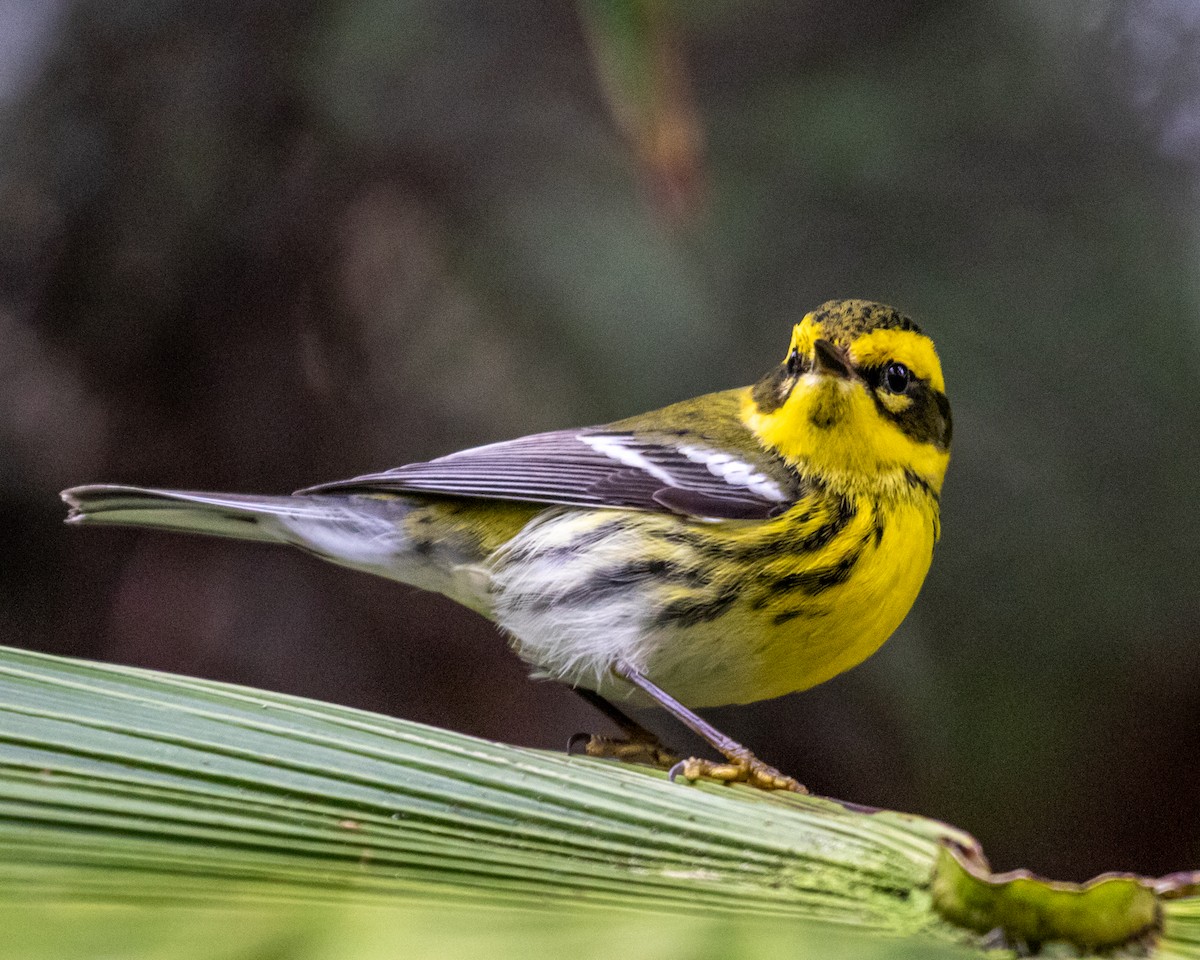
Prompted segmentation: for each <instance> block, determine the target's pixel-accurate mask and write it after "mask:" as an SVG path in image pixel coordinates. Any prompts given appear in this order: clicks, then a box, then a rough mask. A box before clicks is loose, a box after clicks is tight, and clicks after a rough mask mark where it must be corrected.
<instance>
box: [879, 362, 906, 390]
mask: <svg viewBox="0 0 1200 960" xmlns="http://www.w3.org/2000/svg"><path fill="white" fill-rule="evenodd" d="M883 382H884V384H885V385H886V386H887V388H888V389H889V390H890V391H891V392H892V393H903V392H904V391H905V390H907V389H908V385H909V384H910V383H912V371H910V370H909V369H908V367H906V366H905V365H904V364H902V363H889V364H888V366H887V369H886V370H884V371H883Z"/></svg>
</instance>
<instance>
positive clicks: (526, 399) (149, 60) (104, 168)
mask: <svg viewBox="0 0 1200 960" xmlns="http://www.w3.org/2000/svg"><path fill="white" fill-rule="evenodd" d="M1198 65H1200V4H1196V3H1195V2H1183V0H1144V2H1132V0H1123V2H1113V3H1105V4H1061V5H1060V4H1040V5H1039V4H1031V3H1020V2H1016V0H1012V2H1001V0H995V2H988V3H975V4H969V5H967V4H958V3H950V2H941V3H938V2H918V0H871V2H864V3H856V4H846V3H841V2H832V0H811V2H801V3H797V2H754V3H733V2H728V0H725V2H710V3H700V4H684V3H682V2H680V3H667V2H665V0H663V2H653V0H622V2H616V0H612V2H602V0H591V2H581V3H580V4H578V5H572V4H571V3H569V2H567V0H557V2H552V0H502V2H487V0H388V2H383V0H354V2H346V0H290V2H269V0H260V2H254V0H241V2H235V0H215V2H210V3H204V4H196V3H183V2H179V0H136V2H132V0H74V2H71V0H0V538H2V542H3V562H2V563H0V590H2V594H0V641H2V642H4V643H9V644H15V645H17V646H22V647H31V648H36V649H41V650H49V651H53V652H56V653H64V654H71V655H75V656H82V657H90V658H99V659H104V660H111V661H116V662H120V663H129V664H138V665H143V666H150V667H156V668H162V669H168V670H174V671H181V672H184V673H188V674H195V675H199V676H205V677H213V678H219V679H222V680H232V681H237V682H241V683H248V684H254V685H258V686H263V687H269V688H272V689H276V690H285V691H290V692H294V693H299V694H305V695H308V696H313V697H320V698H324V699H329V700H334V701H338V702H341V703H348V704H354V705H357V706H362V707H366V708H370V709H373V710H380V711H385V712H388V713H391V714H395V715H397V716H401V717H407V718H412V719H416V720H421V721H426V722H429V723H435V724H439V725H442V726H446V727H450V728H453V729H456V730H462V731H467V732H470V733H473V734H479V735H482V736H486V737H492V738H496V739H500V740H505V741H510V742H513V743H519V744H530V745H537V746H543V747H551V748H560V747H561V746H562V745H563V744H564V743H565V741H566V739H567V736H568V735H569V734H571V733H573V732H575V731H577V730H587V729H604V723H603V722H602V721H601V719H600V718H599V717H598V716H597V715H596V714H594V713H593V712H592V711H591V710H590V709H589V708H588V707H586V706H585V705H584V704H583V703H582V702H581V701H577V698H575V697H574V696H573V695H572V694H571V693H570V692H569V691H567V690H565V689H563V688H560V687H557V686H554V685H550V684H545V683H532V682H530V681H528V680H527V679H525V670H524V669H523V667H522V666H521V664H520V663H519V662H517V660H516V659H515V658H514V656H513V655H512V654H511V653H509V652H508V650H507V648H506V646H505V644H504V643H503V641H502V640H501V639H499V637H498V636H496V635H495V633H494V631H493V629H492V628H491V626H490V625H489V624H487V623H485V622H483V621H481V620H479V619H477V618H475V617H474V616H473V615H471V614H469V613H467V612H466V611H464V610H461V609H459V608H458V607H456V606H454V605H453V604H451V603H450V602H449V601H446V600H443V599H441V598H439V597H436V596H429V595H425V594H422V593H419V592H416V591H414V590H411V589H408V588H405V587H401V586H398V585H396V584H393V583H389V582H386V581H383V580H374V579H371V578H369V577H366V576H363V575H361V574H355V573H351V572H348V571H344V570H340V569H337V568H334V567H332V566H328V565H325V564H322V563H320V562H319V561H317V560H314V559H311V558H309V557H307V556H304V555H302V554H300V553H296V552H288V551H286V550H278V549H271V548H267V547H260V546H255V545H246V544H239V543H232V542H228V541H205V540H202V539H189V538H186V537H178V536H169V535H162V534H150V533H140V532H137V531H118V530H78V529H67V528H64V527H63V526H62V524H61V520H62V517H63V508H62V506H61V505H60V503H59V501H58V497H57V492H58V490H59V489H60V488H62V487H65V486H68V485H72V484H77V483H82V482H87V481H102V480H103V481H124V482H131V483H139V484H156V485H167V486H181V487H188V488H213V489H228V490H244V491H272V492H284V491H288V490H291V489H294V488H296V487H299V486H302V485H306V484H310V483H313V482H316V481H321V480H329V479H335V478H340V477H343V476H349V475H353V474H356V473H360V472H364V471H367V470H370V469H378V468H384V467H388V466H393V465H396V464H399V463H403V462H407V461H410V460H414V459H421V458H426V457H430V456H435V455H438V454H441V453H446V452H449V451H451V450H454V449H456V448H459V447H462V446H465V445H468V444H475V443H482V442H487V441H491V440H497V439H503V438H507V437H510V436H515V435H518V434H521V433H526V432H532V431H535V430H542V429H549V428H554V427H561V426H570V425H577V424H583V423H588V422H602V421H606V420H610V419H614V418H616V417H620V416H624V415H627V414H631V413H634V412H637V411H640V410H643V409H646V408H648V407H650V406H653V405H657V404H661V403H665V402H668V401H671V400H674V399H680V398H683V397H687V396H691V395H694V394H698V393H703V392H707V391H709V390H715V389H721V388H725V387H729V386H735V385H739V384H743V383H747V382H750V381H751V380H753V379H755V378H756V377H757V376H758V375H759V374H760V373H761V372H762V371H763V370H765V369H766V368H767V367H768V366H769V365H770V364H772V363H775V362H777V360H778V359H779V357H780V356H781V355H782V352H783V350H784V348H785V347H786V342H787V337H788V335H789V330H790V325H791V324H792V323H794V322H795V321H797V320H798V319H799V317H800V316H801V315H802V314H803V313H804V312H805V311H806V310H807V309H810V308H812V307H814V306H816V305H817V304H819V303H821V302H822V301H824V300H826V299H828V298H831V297H851V296H856V297H869V298H872V299H879V300H883V301H886V302H890V303H893V304H895V305H897V306H899V307H901V308H902V309H904V310H905V311H907V312H909V313H911V314H912V315H913V316H915V317H916V318H917V319H918V320H919V321H920V322H921V323H922V324H923V325H924V326H925V328H926V329H927V330H928V331H930V332H931V333H932V334H933V335H934V336H935V338H936V339H937V342H938V344H939V347H940V350H941V353H942V357H943V361H944V364H945V367H946V370H947V380H948V382H949V387H950V394H951V398H952V401H953V403H954V409H955V417H956V430H955V450H954V462H953V464H952V467H951V473H950V477H949V481H948V484H947V487H946V493H945V499H944V514H943V520H944V536H943V539H942V543H941V545H940V547H939V550H938V553H937V556H936V557H935V561H934V567H933V570H932V573H931V574H930V577H929V580H928V582H927V584H926V587H925V590H924V592H923V594H922V596H921V599H920V600H919V601H918V603H917V606H916V608H915V609H914V610H913V612H912V614H911V615H910V616H909V618H908V620H907V622H906V623H905V625H904V626H903V627H902V628H901V630H900V631H899V632H898V634H897V635H896V637H895V638H894V639H893V640H892V641H891V643H890V644H889V645H888V646H886V647H885V648H884V650H883V651H882V652H881V653H880V654H879V655H878V656H876V657H875V658H873V659H872V660H870V661H869V662H868V663H867V664H865V665H864V666H862V667H860V668H859V669H857V670H854V671H853V672H851V673H850V674H848V675H845V676H843V677H840V678H838V679H837V680H835V681H833V682H831V683H829V684H827V685H825V686H823V687H821V688H819V689H817V690H814V691H811V692H809V693H807V694H802V695H798V696H793V697H788V698H784V699H782V700H779V701H775V702H770V703H764V704H758V705H755V706H752V707H746V708H738V709H727V710H720V711H712V712H711V713H710V716H711V717H712V718H713V719H714V720H715V721H716V722H717V723H718V724H719V725H720V726H721V727H723V728H724V729H726V730H727V731H728V732H729V733H730V734H731V735H733V736H735V737H737V738H739V739H741V740H744V741H745V742H747V743H749V744H750V745H752V746H753V747H754V748H755V749H756V751H757V752H758V753H759V754H760V755H761V756H762V757H764V758H765V759H767V760H768V761H770V762H773V763H776V764H778V765H779V766H781V767H783V768H784V769H786V770H789V771H791V772H794V773H796V774H797V775H798V776H800V777H801V778H802V779H803V780H805V782H807V783H808V784H809V785H810V786H811V787H813V788H814V789H815V790H817V791H819V792H821V793H826V794H830V795H833V796H839V797H843V798H847V799H853V800H857V801H860V802H864V803H870V804H876V805H883V806H891V807H898V808H900V809H906V810H913V811H917V812H921V813H924V814H929V815H932V816H937V817H941V818H944V819H946V820H949V821H952V822H954V823H956V824H958V825H960V826H962V827H964V828H967V829H969V830H971V831H973V832H974V833H976V834H977V835H978V836H979V838H980V839H981V840H982V841H983V843H984V845H985V848H986V849H987V851H988V853H989V854H990V855H991V857H992V860H993V863H994V864H995V865H996V866H997V867H999V868H1011V867H1016V866H1027V867H1030V868H1033V869H1036V870H1039V871H1044V872H1048V873H1051V874H1054V875H1057V876H1060V877H1063V878H1070V879H1082V878H1085V877H1087V876H1089V875H1090V874H1092V873H1095V872H1097V871H1099V870H1103V869H1132V870H1138V871H1143V872H1150V873H1160V872H1165V871H1168V870H1173V869H1179V868H1183V867H1196V866H1200V834H1198V831H1197V826H1196V825H1197V822H1200V763H1198V762H1197V754H1198V751H1200V636H1198V630H1197V626H1196V624H1197V619H1198V616H1200V593H1198V589H1197V588H1198V581H1200V495H1198V493H1200V484H1198V481H1197V465H1198V463H1200V406H1198V404H1197V400H1196V397H1197V384H1198V382H1200V268H1198V264H1197V215H1196V212H1197V207H1196V193H1197V190H1196V188H1197V177H1198V174H1200V66H1198ZM651 722H652V723H654V724H656V725H657V726H659V728H660V729H661V730H662V731H663V732H664V734H666V736H667V739H668V740H670V741H673V742H676V743H682V744H684V745H685V746H690V744H688V743H687V742H686V741H685V740H684V738H682V737H680V736H679V735H678V734H677V731H676V730H675V729H673V728H671V727H669V726H667V725H666V724H664V723H661V722H659V721H656V720H652V721H651Z"/></svg>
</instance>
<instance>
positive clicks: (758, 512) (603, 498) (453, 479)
mask: <svg viewBox="0 0 1200 960" xmlns="http://www.w3.org/2000/svg"><path fill="white" fill-rule="evenodd" d="M764 456H765V455H764ZM752 459H758V458H749V457H745V456H740V455H736V454H734V453H731V452H729V451H725V450H720V449H716V448H714V447H713V446H712V445H706V444H704V443H702V442H694V443H693V442H682V441H681V442H679V443H675V442H671V441H667V440H661V439H654V438H647V437H643V436H639V435H637V434H634V433H633V432H630V431H619V430H617V431H614V430H605V429H603V428H600V429H588V430H556V431H553V432H550V433H540V434H534V435H533V436H529V437H521V438H519V439H517V440H508V441H505V442H503V443H493V444H489V445H488V446H484V447H474V448H472V449H470V450H462V451H460V452H458V453H452V454H450V455H449V456H445V457H439V458H438V459H436V460H430V461H427V462H424V463H411V464H408V465H406V466H403V467H397V468H395V469H394V470H387V471H384V472H382V473H371V474H366V475H364V476H361V477H354V478H353V479H350V480H340V481H337V482H334V483H326V484H321V485H320V486H316V487H309V488H307V489H305V490H301V491H299V492H300V493H305V494H311V493H333V492H339V493H349V492H359V493H368V492H379V493H432V494H445V495H448V496H457V497H484V498H495V499H499V500H519V501H526V502H532V503H547V504H562V505H565V506H578V507H598V508H605V507H608V508H617V509H626V510H646V511H653V512H659V513H675V514H681V515H684V516H691V517H695V518H699V519H710V520H753V519H766V518H769V517H772V516H776V515H778V514H780V513H782V512H783V511H784V510H786V509H787V508H788V507H789V506H790V505H791V504H792V503H793V502H794V501H795V499H796V497H797V496H798V493H799V491H798V489H797V487H796V485H795V484H794V483H793V482H789V480H788V479H787V478H785V477H782V476H780V474H779V471H778V470H770V469H769V468H768V467H767V465H766V464H764V463H763V462H761V460H760V462H757V463H755V462H751V460H752Z"/></svg>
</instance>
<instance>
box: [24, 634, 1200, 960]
mask: <svg viewBox="0 0 1200 960" xmlns="http://www.w3.org/2000/svg"><path fill="white" fill-rule="evenodd" d="M943 839H950V840H954V841H956V842H958V843H962V844H969V843H970V842H971V841H970V838H969V837H967V836H966V835H965V834H963V833H961V832H960V831H957V830H955V829H954V828H951V827H948V826H946V825H945V824H941V823H938V822H936V821H931V820H927V819H923V818H920V817H913V816H907V815H903V814H897V813H890V812H863V811H861V810H859V809H857V808H853V807H850V806H847V805H843V804H840V803H838V802H836V801H831V800H826V799H821V798H815V797H799V796H795V795H782V794H767V793H763V792H761V791H755V790H751V789H749V788H743V787H734V788H730V787H721V786H716V785H705V784H700V785H692V786H688V785H684V784H682V783H676V784H672V783H670V782H669V781H667V779H666V778H665V776H664V775H662V774H660V773H658V772H656V771H649V770H644V769H641V768H635V767H630V766H625V765H619V764H616V763H612V762H605V761H596V760H590V759H587V758H581V757H567V756H564V755H560V754H555V753H548V752H545V751H537V750H528V749H522V748H517V747H511V746H505V745H500V744H494V743H488V742H485V741H481V740H477V739H474V738H471V737H466V736H461V735H458V734H454V733H449V732H446V731H443V730H437V729H434V728H430V727H425V726H422V725H419V724H414V723H408V722H404V721H399V720H392V719H388V718H385V717H381V716H377V715H374V714H369V713H365V712H362V711H357V710H351V709H346V708H341V707H336V706H331V705H328V704H321V703H315V702H312V701H306V700H302V699H298V698H294V697H287V696H282V695H278V694H271V693H266V692H262V691H256V690H248V689H244V688H239V687H233V686H228V685H222V684H216V683H211V682H207V681H200V680H191V679H186V678H181V677H176V676H170V675H164V674H156V673H151V672H147V671H140V670H133V669H129V668H123V667H114V666H107V665H101V664H91V663H83V662H78V661H71V660H65V659H62V658H56V657H50V656H46V655H40V654H34V653H28V652H23V651H18V650H13V649H8V648H0V927H2V928H4V929H6V930H7V931H9V932H10V935H9V936H8V937H7V938H6V940H5V941H4V942H3V945H0V954H3V955H6V956H14V957H15V956H22V957H24V956H30V957H36V956H42V955H45V956H51V955H58V956H66V955H71V954H72V953H73V954H74V955H82V954H83V953H94V952H93V951H82V953H81V952H80V950H81V948H80V949H74V950H73V949H72V948H71V945H70V944H67V945H64V944H62V943H59V942H58V941H60V940H61V939H62V938H64V937H66V938H68V939H69V938H70V937H72V936H74V937H76V938H77V943H76V944H75V946H76V947H77V948H79V947H80V944H82V943H83V941H84V940H86V939H87V938H88V937H91V936H97V937H98V936H100V935H101V933H103V935H104V937H106V938H108V939H107V940H106V942H112V943H118V944H120V945H121V946H122V949H121V952H119V953H117V954H114V955H120V956H163V955H170V956H191V955H193V953H189V952H188V951H189V950H193V952H195V950H200V949H203V950H204V951H206V952H203V953H195V955H197V956H199V955H204V956H230V957H234V956H298V957H308V956H312V957H325V956H348V957H350V956H352V957H360V956H361V957H372V956H375V955H377V954H378V955H383V954H382V953H380V952H379V951H381V950H386V949H387V947H388V944H392V943H393V942H394V938H395V937H406V938H416V940H419V941H420V944H421V946H420V949H419V950H418V951H417V953H418V954H419V955H422V956H425V955H428V956H440V955H441V952H445V953H446V954H447V955H451V954H453V955H458V956H461V955H463V954H464V952H465V951H466V950H467V949H473V948H472V946H471V945H472V944H476V945H477V944H479V943H482V942H484V941H487V942H488V943H489V944H493V946H494V950H493V953H494V954H495V955H499V956H502V955H504V952H505V951H506V950H510V951H515V950H517V949H518V947H519V945H521V944H526V945H529V944H540V945H542V946H544V947H545V949H546V951H547V952H561V951H562V950H563V949H564V948H565V945H568V944H570V945H572V946H571V947H570V949H571V950H573V951H574V952H575V953H576V954H578V955H581V956H590V955H600V950H599V948H597V949H596V950H593V951H592V952H590V953H589V952H588V949H586V948H584V947H578V948H577V946H576V945H578V944H587V943H591V942H592V941H593V940H594V939H595V938H596V937H597V936H599V938H600V943H601V944H602V945H603V944H605V943H607V944H608V945H609V947H608V949H605V950H604V951H603V953H604V954H605V955H608V954H610V953H611V943H612V938H613V937H615V936H617V934H618V933H620V935H622V936H628V935H631V931H632V932H633V933H636V936H635V937H634V940H633V942H634V943H635V945H636V946H637V948H638V949H641V948H642V947H645V948H646V949H647V950H648V949H649V946H650V945H651V944H652V943H658V944H659V947H658V948H656V949H655V950H654V951H652V952H646V953H644V954H639V953H638V952H637V950H626V951H624V952H626V953H629V955H630V956H640V955H645V956H673V955H675V954H673V953H672V952H671V951H672V950H673V949H678V952H679V955H681V956H683V955H687V956H698V955H710V954H711V955H712V956H747V957H753V956H760V955H763V952H762V951H763V950H764V949H765V948H764V947H763V944H764V943H769V942H774V943H777V942H778V938H782V939H784V940H786V941H787V942H789V943H791V942H794V943H797V944H800V943H820V944H823V945H825V947H824V948H823V949H826V954H825V955H828V956H839V955H841V954H840V953H838V952H837V951H839V950H843V949H845V950H846V951H848V952H846V954H845V955H847V956H876V955H878V956H884V955H886V956H901V955H910V954H911V952H912V950H915V949H917V948H918V947H919V948H920V951H924V952H920V951H919V952H918V953H917V954H913V955H920V956H941V955H945V956H955V955H976V954H977V950H976V949H975V948H973V947H971V945H973V944H978V943H979V938H978V937H976V936H974V935H973V934H969V933H967V932H965V931H963V930H961V929H959V928H957V927H955V926H953V925H951V924H949V923H947V922H945V921H944V920H942V919H941V918H939V917H938V916H937V914H936V913H935V912H934V911H933V910H932V909H931V902H930V894H929V880H930V877H931V872H932V869H933V864H934V861H935V858H936V855H937V852H938V850H939V847H940V844H941V842H942V840H943ZM1170 906H1171V910H1172V911H1173V913H1172V914H1171V915H1170V916H1169V918H1168V920H1169V922H1168V930H1169V931H1170V929H1171V926H1170V925H1171V924H1174V934H1173V939H1171V940H1170V946H1171V948H1172V949H1176V950H1177V951H1179V952H1176V953H1167V952H1162V953H1161V954H1160V955H1162V956H1181V957H1182V956H1200V952H1197V947H1198V944H1197V939H1198V938H1197V936H1196V933H1195V931H1196V930H1197V928H1198V927H1200V923H1198V918H1197V916H1196V910H1195V903H1194V900H1192V899H1188V898H1185V899H1182V900H1179V901H1175V902H1174V903H1173V904H1171V905H1170ZM131 918H132V919H131ZM839 928H840V932H838V929H839ZM183 930H200V931H206V932H205V933H204V934H203V936H202V937H201V939H200V940H199V941H196V940H195V939H194V938H193V937H191V936H188V937H183V941H184V942H183V943H182V945H179V946H178V948H177V947H176V946H175V945H173V944H174V941H175V940H176V939H179V938H180V932H181V931H183ZM233 930H237V931H239V932H238V933H237V935H234V934H233V933H232V932H231V931H233ZM347 931H353V935H351V934H349V933H348V932H347ZM597 931H599V933H598V932H597ZM605 931H607V933H605ZM1189 937H1191V939H1190V940H1189V939H1188V938H1189ZM372 938H374V939H372ZM864 938H869V940H868V939H864ZM416 940H414V941H413V942H416ZM406 942H407V941H406ZM39 944H42V946H44V947H45V949H46V950H49V949H50V946H51V944H55V949H57V950H60V951H61V952H59V953H57V954H53V953H46V952H42V953H39V952H38V950H39ZM288 944H292V946H288ZM672 944H675V946H671V945H672ZM689 944H690V945H691V947H693V948H696V947H697V945H704V944H707V946H706V947H705V950H709V953H705V952H704V951H700V952H696V950H689V949H685V947H687V946H688V945H689ZM906 944H907V946H906ZM252 945H256V946H253V949H251V946H252ZM1167 946H1168V942H1167V940H1164V941H1163V942H1162V944H1160V947H1162V948H1164V950H1165V948H1166V947H1167ZM552 948H553V949H552ZM710 948H711V949H710ZM935 948H936V949H935ZM239 950H241V951H242V952H240V953H239V952H238V951H239ZM373 951H374V952H373ZM439 951H441V952H439ZM756 951H759V952H756ZM872 951H883V952H878V953H877V952H872ZM931 951H933V952H931ZM1189 951H1191V952H1189Z"/></svg>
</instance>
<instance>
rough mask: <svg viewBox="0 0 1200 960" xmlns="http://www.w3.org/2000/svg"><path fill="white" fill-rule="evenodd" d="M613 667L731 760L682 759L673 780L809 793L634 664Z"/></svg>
mask: <svg viewBox="0 0 1200 960" xmlns="http://www.w3.org/2000/svg"><path fill="white" fill-rule="evenodd" d="M612 671H613V673H614V674H615V675H616V676H617V677H619V678H620V679H622V680H624V681H625V682H626V683H630V684H633V686H635V687H637V688H638V689H639V690H641V691H642V693H644V694H646V695H647V696H648V697H650V698H651V699H652V700H654V701H655V702H656V703H657V704H658V705H659V706H660V707H662V708H663V709H664V710H666V711H667V712H668V713H670V714H671V715H672V716H673V717H675V719H676V720H678V721H679V722H680V723H682V724H683V725H684V726H686V727H687V728H688V729H690V730H691V731H692V732H693V733H695V734H696V735H697V736H698V737H700V738H701V739H703V740H705V741H706V742H707V743H708V744H709V745H710V746H711V747H712V748H713V749H714V750H716V751H717V752H719V753H720V754H721V755H722V756H723V757H725V759H726V761H727V762H726V763H717V762H714V761H712V760H704V759H701V758H698V757H690V758H688V759H687V760H681V761H679V762H678V763H676V764H675V765H674V766H672V767H671V779H672V780H674V779H675V778H676V777H677V776H682V777H684V778H685V779H687V780H699V779H701V778H703V779H706V780H717V781H720V782H721V783H748V784H750V785H751V786H755V787H759V788H760V789H763V790H791V791H793V792H795V793H808V790H807V789H806V788H805V787H804V786H803V785H802V784H801V783H800V782H799V781H797V780H796V779H795V778H794V777H789V776H788V775H787V774H785V773H780V772H779V771H778V770H776V769H775V768H774V767H770V766H767V764H765V763H763V762H762V761H761V760H759V759H758V757H756V756H755V755H754V754H752V753H751V752H750V751H749V750H747V749H746V748H745V747H743V746H742V745H741V744H740V743H738V742H737V741H736V740H733V739H731V738H729V737H727V736H725V734H723V733H722V732H721V731H720V730H718V729H717V728H716V727H714V726H713V725H712V724H710V723H708V722H707V721H706V720H703V719H702V718H700V717H699V716H697V715H696V714H694V713H692V711H691V710H689V709H688V708H687V707H685V706H684V705H683V704H682V703H680V702H679V701H678V700H676V699H675V698H674V697H672V696H671V695H670V694H668V693H667V692H666V691H665V690H663V689H662V688H661V687H659V686H657V685H656V684H654V683H652V682H651V681H650V680H649V679H648V678H647V677H646V676H645V675H643V674H642V673H641V672H640V671H638V670H636V669H635V668H634V667H632V666H631V665H630V664H628V663H626V662H625V661H618V662H617V663H616V664H614V666H613V668H612Z"/></svg>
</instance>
